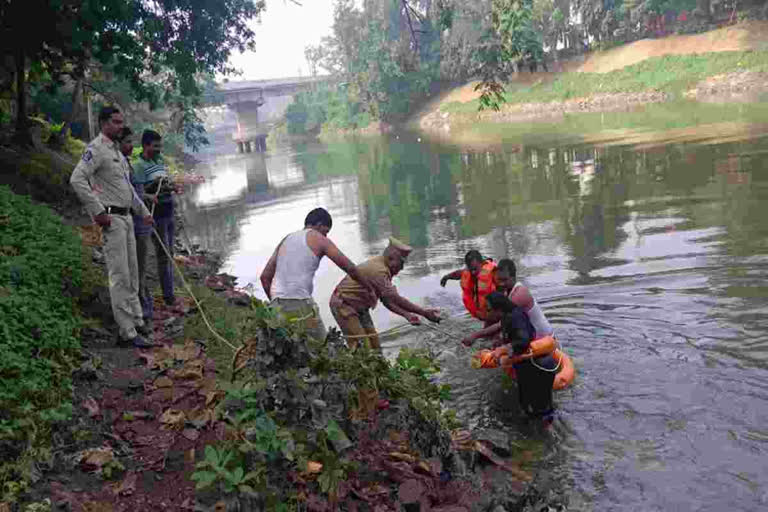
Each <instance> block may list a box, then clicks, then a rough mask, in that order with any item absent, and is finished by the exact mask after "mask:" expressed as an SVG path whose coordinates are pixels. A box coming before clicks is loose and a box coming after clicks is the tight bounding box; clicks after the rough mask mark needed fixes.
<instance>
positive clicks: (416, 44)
mask: <svg viewBox="0 0 768 512" xmlns="http://www.w3.org/2000/svg"><path fill="white" fill-rule="evenodd" d="M401 2H402V4H403V7H404V8H405V17H406V18H407V19H408V28H409V29H410V30H411V41H413V50H414V51H419V41H418V39H416V32H414V30H413V23H412V22H411V9H410V7H411V6H410V5H408V1H407V0H401Z"/></svg>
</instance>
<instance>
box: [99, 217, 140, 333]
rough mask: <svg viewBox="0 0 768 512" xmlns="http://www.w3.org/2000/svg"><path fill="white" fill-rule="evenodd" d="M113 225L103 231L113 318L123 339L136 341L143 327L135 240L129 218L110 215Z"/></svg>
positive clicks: (131, 222) (131, 221)
mask: <svg viewBox="0 0 768 512" xmlns="http://www.w3.org/2000/svg"><path fill="white" fill-rule="evenodd" d="M110 218H111V224H110V226H109V227H108V228H103V229H102V233H103V236H104V258H105V259H106V262H107V272H108V274H109V298H110V301H111V302H112V314H113V315H114V317H115V322H117V325H118V327H119V328H120V337H121V338H123V339H131V338H134V337H136V334H137V333H136V327H141V326H142V325H144V320H143V319H142V311H141V304H140V303H139V268H138V263H137V261H136V240H135V238H134V235H133V219H132V218H131V216H130V215H111V216H110Z"/></svg>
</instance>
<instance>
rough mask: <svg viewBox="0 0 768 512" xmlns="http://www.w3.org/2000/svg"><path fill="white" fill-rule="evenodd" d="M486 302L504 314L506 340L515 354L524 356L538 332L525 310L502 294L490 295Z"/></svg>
mask: <svg viewBox="0 0 768 512" xmlns="http://www.w3.org/2000/svg"><path fill="white" fill-rule="evenodd" d="M486 300H487V301H488V305H489V306H490V307H491V309H494V310H496V311H500V312H501V313H502V316H501V329H502V331H503V333H504V338H505V339H506V340H507V341H508V342H510V343H512V350H513V352H514V353H515V354H522V353H523V352H525V351H526V350H528V346H529V345H530V343H531V340H532V339H533V337H534V336H535V333H536V331H535V329H534V328H533V325H532V324H531V321H530V319H529V318H528V315H526V314H525V312H524V311H523V309H522V308H521V307H519V306H518V305H516V304H515V303H513V302H512V301H511V300H509V298H508V297H507V296H506V295H504V294H503V293H500V292H491V293H489V294H488V297H487V298H486Z"/></svg>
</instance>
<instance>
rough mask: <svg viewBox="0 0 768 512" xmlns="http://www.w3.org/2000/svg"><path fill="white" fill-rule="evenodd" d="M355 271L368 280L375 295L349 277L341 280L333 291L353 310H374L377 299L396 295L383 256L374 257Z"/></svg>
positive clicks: (390, 274) (358, 266) (395, 289)
mask: <svg viewBox="0 0 768 512" xmlns="http://www.w3.org/2000/svg"><path fill="white" fill-rule="evenodd" d="M357 271H358V272H359V273H360V275H362V276H363V277H364V278H367V279H368V281H369V282H370V283H371V285H372V286H373V289H374V290H376V295H371V293H370V292H369V291H368V290H367V289H365V288H363V286H362V285H361V284H360V283H358V282H357V281H355V280H354V279H352V278H351V277H349V276H346V277H345V278H344V279H342V280H341V282H340V283H339V284H338V286H336V290H335V291H334V293H337V294H338V295H339V296H340V297H341V300H342V301H344V303H346V304H348V305H349V306H351V307H352V308H354V309H355V310H357V311H363V310H365V309H370V308H375V307H376V304H377V303H378V302H379V298H392V297H394V296H396V295H397V288H395V286H394V285H393V284H392V273H391V272H390V271H389V267H387V262H386V260H385V259H384V256H375V257H373V258H371V259H369V260H367V261H365V262H364V263H361V264H360V265H357Z"/></svg>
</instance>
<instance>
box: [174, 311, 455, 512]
mask: <svg viewBox="0 0 768 512" xmlns="http://www.w3.org/2000/svg"><path fill="white" fill-rule="evenodd" d="M230 320H231V319H230ZM235 326H236V329H237V334H241V335H244V336H246V337H248V340H247V341H246V344H245V348H244V349H243V350H242V351H241V353H240V354H239V355H238V356H237V357H236V358H235V366H236V367H237V371H236V372H235V377H234V382H233V384H232V386H230V387H229V389H228V391H227V398H226V400H225V401H224V402H222V405H221V406H220V414H221V416H222V417H223V418H224V419H225V421H226V422H227V424H228V435H227V439H228V441H225V442H223V443H221V444H219V445H217V446H209V447H208V448H207V449H206V452H205V454H204V457H201V459H202V460H199V462H198V464H197V471H196V472H195V473H194V474H193V476H192V478H193V480H195V481H196V482H197V486H198V488H199V489H201V490H206V489H207V490H211V491H212V492H214V494H217V493H218V495H220V494H221V493H224V494H231V495H241V496H244V497H246V498H249V499H253V500H255V501H257V502H258V503H259V504H260V506H266V507H267V509H269V510H275V509H277V508H279V506H278V504H280V503H282V504H285V503H289V502H295V501H296V500H297V499H299V498H298V496H299V495H300V494H301V495H303V496H304V498H303V500H306V499H307V495H311V494H316V495H322V496H324V497H325V498H327V499H328V500H329V501H333V500H334V499H335V495H336V493H337V491H338V488H339V485H340V484H341V483H342V482H344V481H345V480H347V479H348V478H349V475H350V474H352V473H354V472H355V471H356V464H355V463H354V461H353V460H351V459H349V458H348V455H349V453H348V452H347V450H349V449H350V448H351V447H352V445H353V444H354V443H355V441H356V440H358V439H359V438H360V436H361V435H365V434H364V432H367V431H368V430H369V428H370V423H369V420H370V418H371V414H373V413H374V412H375V411H376V409H377V408H380V402H379V400H380V399H386V400H391V401H392V402H393V405H392V407H393V408H394V407H395V405H394V403H395V402H396V401H400V402H401V403H402V407H405V408H407V409H408V410H410V411H411V413H410V417H411V418H412V419H413V420H412V421H413V422H414V425H416V426H415V427H414V429H413V430H414V431H413V432H412V434H413V437H418V435H419V433H418V430H419V429H421V430H422V431H424V433H423V436H424V437H425V438H426V437H428V438H429V441H428V442H425V443H423V445H424V446H427V447H431V448H429V449H430V450H434V451H435V453H433V454H427V455H428V456H431V455H439V454H440V451H441V450H442V451H443V452H444V451H445V450H446V449H447V439H448V438H447V430H445V427H446V426H451V425H452V422H453V421H454V420H452V416H451V415H450V414H448V413H447V412H445V411H443V410H442V409H441V407H440V403H441V401H442V400H444V399H446V398H447V397H448V387H447V386H441V385H438V384H435V383H433V382H432V381H431V380H430V377H432V376H434V375H435V374H436V373H437V372H438V371H439V367H438V366H437V365H436V364H435V363H434V361H433V359H432V357H431V356H430V355H429V353H428V352H426V351H424V350H408V349H403V351H401V353H400V355H399V357H398V358H397V360H396V361H395V362H394V363H390V362H388V361H387V360H386V359H384V357H382V355H381V354H380V353H378V351H375V350H367V349H360V350H357V351H350V350H348V349H347V348H346V347H345V346H344V343H343V341H342V339H341V337H340V336H339V334H338V331H335V330H333V331H332V332H331V333H330V334H329V335H328V337H327V339H326V340H324V341H317V340H314V339H312V338H310V337H309V336H307V335H306V333H305V332H304V331H303V329H302V328H301V327H299V326H297V324H296V323H295V322H291V321H289V320H286V319H285V318H284V317H283V316H282V315H280V314H279V312H278V311H276V310H275V309H272V308H269V307H268V306H266V305H264V304H263V303H261V302H260V301H258V300H256V299H254V300H253V303H252V307H251V308H250V310H249V311H248V312H247V313H246V314H245V315H242V316H240V321H239V322H236V323H235ZM194 328H195V327H194V326H193V325H190V326H189V329H194ZM229 334H236V333H235V332H230V333H229ZM387 406H389V404H388V405H387ZM440 439H443V442H440ZM441 447H442V448H441ZM443 455H444V453H443ZM325 498H324V499H325ZM252 506H256V505H255V504H254V505H252Z"/></svg>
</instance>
